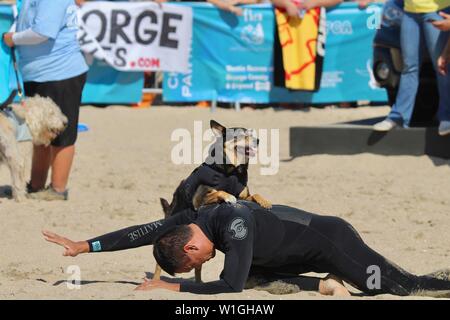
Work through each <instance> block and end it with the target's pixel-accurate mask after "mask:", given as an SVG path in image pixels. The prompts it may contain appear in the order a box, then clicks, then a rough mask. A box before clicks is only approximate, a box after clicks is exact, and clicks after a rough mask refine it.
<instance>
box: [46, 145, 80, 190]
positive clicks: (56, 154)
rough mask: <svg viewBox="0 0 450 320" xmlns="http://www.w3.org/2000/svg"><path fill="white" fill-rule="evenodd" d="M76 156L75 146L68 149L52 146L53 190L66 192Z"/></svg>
mask: <svg viewBox="0 0 450 320" xmlns="http://www.w3.org/2000/svg"><path fill="white" fill-rule="evenodd" d="M74 155H75V146H74V145H72V146H68V147H54V146H52V177H51V181H52V187H53V189H55V190H56V191H57V192H64V191H65V190H66V186H67V182H68V181H69V175H70V169H71V168H72V163H73V158H74Z"/></svg>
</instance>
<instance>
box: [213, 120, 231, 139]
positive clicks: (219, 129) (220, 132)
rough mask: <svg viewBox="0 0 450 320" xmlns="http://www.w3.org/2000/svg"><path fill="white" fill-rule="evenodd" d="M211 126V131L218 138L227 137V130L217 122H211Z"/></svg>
mask: <svg viewBox="0 0 450 320" xmlns="http://www.w3.org/2000/svg"><path fill="white" fill-rule="evenodd" d="M209 125H210V126H211V129H212V131H213V133H214V135H215V136H216V137H223V136H224V135H225V130H226V129H227V128H225V127H224V126H223V125H221V124H220V123H218V122H217V121H214V120H211V121H210V122H209Z"/></svg>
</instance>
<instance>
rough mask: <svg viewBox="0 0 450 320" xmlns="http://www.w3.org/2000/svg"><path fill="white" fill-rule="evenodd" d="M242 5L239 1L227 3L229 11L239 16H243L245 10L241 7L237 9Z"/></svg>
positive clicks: (234, 0)
mask: <svg viewBox="0 0 450 320" xmlns="http://www.w3.org/2000/svg"><path fill="white" fill-rule="evenodd" d="M239 3H240V1H239V0H231V1H227V10H228V11H230V12H231V13H234V14H235V15H237V16H242V14H243V10H242V8H240V7H236V5H238V4H239Z"/></svg>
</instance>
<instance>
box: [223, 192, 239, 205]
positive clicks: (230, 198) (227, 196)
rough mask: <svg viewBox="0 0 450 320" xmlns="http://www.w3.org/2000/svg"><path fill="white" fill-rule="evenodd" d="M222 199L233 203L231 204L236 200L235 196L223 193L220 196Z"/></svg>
mask: <svg viewBox="0 0 450 320" xmlns="http://www.w3.org/2000/svg"><path fill="white" fill-rule="evenodd" d="M222 200H223V201H224V202H226V203H233V204H234V203H236V202H237V199H236V197H235V196H233V195H231V194H227V195H224V196H223V197H222Z"/></svg>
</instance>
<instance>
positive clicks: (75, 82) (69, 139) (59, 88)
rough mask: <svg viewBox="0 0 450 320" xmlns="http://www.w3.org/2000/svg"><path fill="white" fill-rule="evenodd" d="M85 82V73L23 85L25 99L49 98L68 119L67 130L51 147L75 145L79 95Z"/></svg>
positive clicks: (79, 102)
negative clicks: (35, 97) (34, 97)
mask: <svg viewBox="0 0 450 320" xmlns="http://www.w3.org/2000/svg"><path fill="white" fill-rule="evenodd" d="M85 82H86V73H83V74H81V75H79V76H76V77H73V78H70V79H65V80H59V81H49V82H34V81H29V82H25V83H24V87H25V95H26V96H27V97H32V96H34V95H36V94H38V95H40V96H41V97H49V98H51V99H52V100H53V101H54V102H55V103H56V104H57V105H58V106H59V107H60V108H61V111H62V113H64V114H65V116H66V117H67V119H68V123H67V128H66V129H65V130H64V131H63V132H62V133H61V134H60V135H59V136H57V137H56V138H55V139H54V140H53V141H52V146H55V147H67V146H71V145H73V144H75V141H76V140H77V133H78V116H79V113H80V104H81V94H82V92H83V87H84V84H85Z"/></svg>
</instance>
